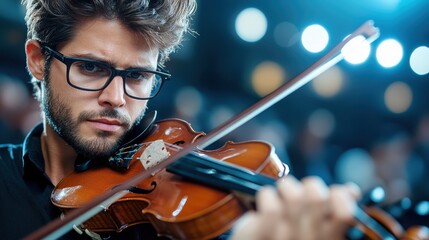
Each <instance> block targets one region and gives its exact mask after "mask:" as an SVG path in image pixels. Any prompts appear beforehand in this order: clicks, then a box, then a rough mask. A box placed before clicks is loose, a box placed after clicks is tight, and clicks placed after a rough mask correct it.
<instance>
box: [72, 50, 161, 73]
mask: <svg viewBox="0 0 429 240" xmlns="http://www.w3.org/2000/svg"><path fill="white" fill-rule="evenodd" d="M73 57H74V58H80V59H82V60H91V61H97V62H101V63H104V64H106V65H110V66H112V67H113V68H115V69H116V64H115V63H114V62H112V61H109V60H106V59H103V58H99V57H97V56H94V55H92V54H74V55H73ZM124 70H131V71H156V70H157V66H155V67H153V66H150V65H146V66H129V67H127V68H125V69H124Z"/></svg>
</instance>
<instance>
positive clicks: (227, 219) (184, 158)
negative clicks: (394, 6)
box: [26, 21, 429, 240]
mask: <svg viewBox="0 0 429 240" xmlns="http://www.w3.org/2000/svg"><path fill="white" fill-rule="evenodd" d="M357 36H364V37H365V38H366V39H365V40H366V41H368V42H371V41H373V40H374V39H376V38H377V37H378V29H376V28H374V27H373V23H372V22H371V21H369V22H367V23H365V24H364V25H362V26H361V27H359V28H358V29H357V30H356V31H354V32H353V33H351V34H350V35H349V36H347V37H346V38H345V39H344V40H343V41H342V42H341V43H340V44H338V45H337V46H336V47H334V48H333V49H332V50H331V51H330V52H328V54H327V55H325V56H324V57H323V58H321V59H320V60H319V61H317V62H316V63H315V64H313V65H312V66H310V68H308V69H307V70H306V71H304V72H302V73H301V74H300V75H298V76H297V77H295V78H294V79H292V80H290V81H289V82H287V83H286V84H284V85H283V86H282V87H280V88H279V89H277V90H275V91H274V92H272V93H271V94H269V95H267V96H266V97H264V98H263V99H261V100H260V101H258V102H257V103H256V104H254V105H253V106H252V107H250V108H248V109H246V110H245V111H243V112H242V113H240V114H238V115H237V116H236V117H234V118H232V119H230V120H228V121H227V122H225V123H224V124H222V125H221V126H219V127H217V128H216V129H214V130H213V131H212V132H210V133H209V134H207V135H206V134H204V133H197V132H195V131H193V130H191V128H190V125H189V124H187V123H183V122H182V121H177V120H176V121H171V120H166V121H165V122H163V121H161V122H158V123H156V124H155V125H154V127H155V130H153V131H152V133H153V134H154V135H153V136H152V134H151V135H150V136H148V138H145V139H144V141H142V142H141V143H138V144H137V145H134V146H133V145H132V144H131V145H127V147H123V148H121V150H120V151H119V153H118V154H115V156H113V157H112V159H111V160H112V162H116V163H120V164H118V165H123V164H122V163H123V162H125V163H126V164H125V166H126V167H125V170H127V171H123V172H121V171H119V172H116V171H113V170H111V169H108V168H97V167H95V168H91V169H88V170H87V171H84V172H80V173H78V174H75V176H72V177H70V178H67V180H64V181H62V182H61V184H59V185H58V186H57V189H56V190H55V191H54V193H53V194H52V195H53V196H52V200H53V201H54V204H56V205H57V206H59V207H60V208H62V209H63V210H64V211H65V212H67V214H65V216H64V217H63V218H62V219H57V220H55V221H53V222H51V223H50V224H48V225H47V226H45V227H44V228H41V229H39V230H38V231H36V232H34V233H33V234H32V235H30V236H29V237H27V238H26V239H40V238H43V237H46V236H48V238H52V239H55V238H56V237H58V236H61V235H62V234H64V233H65V232H67V231H69V230H70V229H71V228H72V226H74V225H77V224H81V223H83V225H84V227H87V228H89V229H91V230H93V231H98V230H99V231H104V230H114V231H121V230H123V229H124V228H126V227H128V226H131V225H135V224H140V223H150V224H152V225H153V226H154V228H155V229H157V231H158V232H159V233H160V234H162V235H165V236H169V237H172V238H178V239H184V238H186V239H201V238H202V239H204V238H211V237H214V236H216V235H219V234H220V233H222V232H224V231H226V230H227V229H229V228H230V227H231V225H232V224H233V222H234V221H235V220H236V219H237V218H238V217H239V216H240V215H241V214H243V212H244V211H246V210H247V209H249V206H251V204H246V201H241V200H240V199H239V198H237V195H236V194H232V193H231V191H238V192H244V193H248V194H254V193H255V192H256V191H258V190H259V189H260V188H261V187H262V186H265V185H275V180H276V179H277V178H279V177H282V176H284V175H285V174H287V172H288V169H287V166H285V165H283V164H282V163H281V161H279V160H278V158H277V157H276V156H275V154H273V152H274V150H273V148H272V146H271V145H270V144H267V143H264V142H260V141H259V142H258V141H250V142H243V143H233V142H227V143H226V144H225V145H224V146H223V147H221V148H220V149H217V150H202V149H205V148H206V147H207V146H208V145H210V144H211V143H213V142H215V141H216V140H219V139H220V138H221V137H223V136H225V135H226V134H227V133H229V132H231V131H232V130H234V129H236V128H237V127H239V126H241V125H242V124H243V123H245V122H246V121H248V120H250V119H251V118H253V117H254V116H256V115H257V114H259V113H260V112H262V111H264V110H265V109H267V108H269V107H270V106H272V105H273V104H274V103H276V102H278V101H280V100H281V99H283V98H284V97H286V96H288V95H289V94H290V93H292V92H293V91H295V90H296V89H298V88H299V87H301V86H303V85H304V84H305V83H307V82H309V81H310V80H312V79H313V78H314V77H316V76H317V75H319V74H320V73H322V72H323V71H325V70H326V69H328V68H329V67H331V66H333V65H335V64H336V63H337V62H339V61H340V60H341V59H342V56H341V55H338V53H339V52H341V50H342V49H343V48H344V47H345V46H346V44H348V43H349V42H350V40H352V39H354V38H355V37H357ZM167 122H168V124H167ZM164 123H165V125H164ZM176 124H178V125H176ZM169 125H172V126H169ZM179 129H180V130H179ZM182 130H187V131H182ZM178 135H184V136H180V137H178ZM140 137H141V136H140V135H138V137H137V138H136V139H140ZM159 139H162V142H163V144H164V145H163V144H158V143H159V141H157V140H159ZM131 142H134V141H131ZM152 144H154V145H152ZM152 148H155V149H158V150H159V151H160V152H161V153H162V154H161V157H159V158H157V159H155V161H154V162H153V161H152V160H150V161H146V160H147V157H149V156H150V157H149V158H151V156H153V155H158V154H157V153H156V151H152V150H151V149H152ZM252 149H253V150H252ZM255 149H256V150H255ZM261 153H262V155H261ZM143 156H144V157H146V158H143ZM142 159H143V161H141V160H142ZM243 159H244V161H243ZM116 160H117V161H116ZM240 164H241V165H240ZM95 172H98V173H97V174H95ZM101 172H103V174H106V175H101V174H100V173H101ZM173 173H174V174H173ZM87 175H88V176H89V175H93V177H92V178H90V179H87V178H86V177H85V178H84V177H83V176H87ZM100 178H102V179H101V180H100ZM115 179H116V180H115ZM188 179H192V180H193V181H190V180H188ZM101 182H102V183H101ZM198 182H200V183H205V184H207V185H208V186H209V187H207V186H204V185H200V184H199V183H198ZM94 183H96V184H94ZM161 185H166V187H161ZM188 188H189V189H191V188H192V189H193V191H191V190H189V189H188ZM179 189H180V190H179ZM69 193H70V196H71V197H66V196H68V195H69ZM72 193H73V194H72ZM76 193H81V194H79V195H76ZM82 193H83V194H82ZM143 195H144V198H142V196H143ZM206 195H207V196H208V197H206ZM155 198H156V199H155ZM194 199H197V200H194ZM190 203H191V204H192V206H193V207H192V208H193V209H191V208H189V207H188V206H191V204H190ZM74 208H76V209H75V210H73V209H74ZM98 213H100V214H98ZM219 213H221V214H219ZM94 216H95V217H94ZM355 219H356V224H355V228H356V229H359V230H360V231H361V232H362V233H363V234H364V238H366V239H371V240H378V239H402V240H411V239H412V240H417V239H429V237H428V236H429V234H428V232H429V231H428V230H427V228H424V227H415V228H410V229H409V230H408V231H407V232H404V231H403V229H402V227H401V226H400V225H399V224H398V223H397V222H395V221H394V219H393V218H391V217H389V216H388V215H387V214H385V213H383V212H381V211H377V210H375V209H374V208H364V207H358V208H357V210H356V214H355ZM207 221H209V222H207Z"/></svg>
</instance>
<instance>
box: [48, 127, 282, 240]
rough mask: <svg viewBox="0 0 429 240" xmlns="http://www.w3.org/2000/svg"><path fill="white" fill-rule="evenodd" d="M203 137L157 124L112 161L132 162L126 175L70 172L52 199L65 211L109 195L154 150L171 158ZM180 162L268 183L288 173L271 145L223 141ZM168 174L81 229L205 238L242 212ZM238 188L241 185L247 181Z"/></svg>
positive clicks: (214, 192) (226, 196)
mask: <svg viewBox="0 0 429 240" xmlns="http://www.w3.org/2000/svg"><path fill="white" fill-rule="evenodd" d="M204 135H205V134H204V133H202V132H196V131H194V130H193V129H192V128H191V126H190V124H189V123H187V122H185V121H183V120H180V119H166V120H162V121H159V122H156V123H155V124H153V125H152V127H151V134H150V135H149V136H148V137H147V138H146V139H144V143H142V144H135V145H133V146H129V147H126V148H125V149H122V150H121V151H119V152H118V154H117V155H116V156H114V158H116V161H123V160H124V158H132V159H130V161H129V167H127V169H126V170H122V171H116V170H113V169H111V168H108V167H105V166H103V167H94V168H91V169H88V170H86V171H83V172H74V173H72V174H71V175H69V176H67V177H65V178H64V179H63V180H62V181H61V182H60V183H59V184H58V185H57V186H56V187H55V189H54V190H53V192H52V195H51V200H52V202H53V204H54V205H56V206H58V207H59V208H60V209H62V210H63V211H64V212H67V211H69V210H71V209H76V208H80V207H82V206H83V205H85V204H87V203H88V202H90V201H91V200H92V199H94V198H95V197H96V196H99V195H100V194H101V193H104V192H106V191H111V190H112V189H114V188H115V187H116V186H117V185H119V184H120V183H122V182H124V181H125V180H127V179H129V178H131V177H133V176H135V175H136V174H138V173H141V172H143V171H146V170H148V169H147V167H145V166H147V162H148V161H151V160H153V158H154V157H155V156H154V155H156V154H158V151H162V150H164V149H165V150H166V151H167V152H168V154H174V153H175V152H177V148H179V147H181V146H182V145H188V144H190V143H192V142H194V141H196V140H197V139H198V138H200V137H204ZM159 139H162V141H163V143H162V145H161V149H155V150H153V151H151V150H150V148H153V145H152V147H151V145H150V144H149V143H153V142H156V141H159ZM184 159H185V160H187V161H186V163H183V164H184V165H188V163H187V162H188V161H196V162H198V161H200V162H203V163H205V162H206V161H213V159H216V161H218V162H219V161H220V162H223V161H224V162H229V163H232V164H235V165H238V166H242V167H244V168H246V169H248V171H243V170H241V171H242V172H241V174H244V173H246V174H249V173H250V176H252V175H255V174H263V175H265V176H269V177H270V179H278V178H280V177H282V176H285V175H286V174H287V173H288V168H287V166H286V165H285V164H283V163H282V162H281V161H280V159H279V158H278V157H277V155H276V154H275V153H274V150H273V146H272V145H271V144H269V143H266V142H261V141H248V142H241V143H234V142H227V143H226V144H225V145H224V146H223V147H221V148H219V149H216V150H197V151H194V152H193V153H192V155H190V156H189V157H186V158H184ZM189 159H191V160H189ZM155 161H159V159H158V160H155ZM171 170H172V169H171V168H170V167H169V168H167V169H163V170H161V171H159V172H157V173H155V174H154V175H153V176H151V177H149V178H147V179H145V180H144V181H142V182H140V183H138V184H137V185H135V186H132V187H131V188H130V189H129V190H128V192H127V193H126V194H125V195H124V196H123V197H121V198H120V199H119V200H117V201H115V202H114V203H113V204H111V205H110V206H107V207H106V208H105V210H104V211H102V212H100V213H98V214H97V215H95V216H94V217H92V218H91V219H90V220H88V221H86V222H85V223H83V224H82V226H83V228H84V229H89V230H91V231H94V232H103V231H118V232H119V231H122V230H123V229H125V228H127V227H129V226H133V225H136V224H142V223H150V224H151V225H152V226H153V227H154V228H155V229H156V231H157V233H158V234H159V235H162V236H167V237H170V238H174V239H208V238H213V237H216V236H218V235H220V234H222V233H223V232H225V231H227V230H228V229H230V228H231V226H232V224H233V223H234V222H235V221H236V220H237V219H238V218H239V217H240V216H241V215H242V214H243V213H244V212H245V211H247V209H246V206H245V204H243V202H241V201H240V200H239V199H238V198H237V197H236V196H235V195H234V194H233V193H231V192H230V191H223V190H219V189H217V188H212V187H207V186H205V185H201V184H198V183H196V182H195V181H189V180H186V179H183V178H182V177H180V176H178V175H176V174H174V173H171V172H169V171H171ZM227 171H228V170H227ZM217 174H221V173H217ZM223 174H228V176H229V177H230V178H232V177H233V176H234V175H233V174H234V173H233V172H232V171H228V172H227V173H223ZM218 177H220V176H219V175H218ZM267 179H268V177H267ZM231 181H232V182H234V180H231ZM270 182H274V180H272V181H270ZM234 183H236V184H239V183H237V182H234ZM242 184H243V185H244V186H246V181H243V182H242ZM247 184H248V183H247Z"/></svg>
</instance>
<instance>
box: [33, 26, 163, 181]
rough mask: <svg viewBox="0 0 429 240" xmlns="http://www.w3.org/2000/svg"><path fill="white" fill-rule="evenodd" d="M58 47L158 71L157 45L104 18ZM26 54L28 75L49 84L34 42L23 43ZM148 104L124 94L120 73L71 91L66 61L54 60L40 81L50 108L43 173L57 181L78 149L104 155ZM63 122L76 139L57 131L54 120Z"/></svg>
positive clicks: (44, 106) (122, 65)
mask: <svg viewBox="0 0 429 240" xmlns="http://www.w3.org/2000/svg"><path fill="white" fill-rule="evenodd" d="M56 50H57V51H59V52H61V53H62V54H64V55H65V56H73V57H83V58H90V59H97V60H103V61H106V62H109V63H111V64H112V65H113V66H114V67H115V68H117V69H127V68H131V67H141V68H148V69H156V66H157V62H158V53H159V51H158V49H157V48H156V47H153V46H150V45H149V44H148V43H147V42H146V41H145V39H144V38H142V37H138V36H137V35H136V34H135V33H134V32H132V31H130V30H129V29H127V28H126V27H125V26H123V25H122V24H121V23H120V22H119V21H117V20H107V19H104V18H96V19H91V20H87V21H85V22H83V23H82V24H80V25H79V26H78V27H77V29H76V34H75V35H74V37H73V38H72V39H71V40H70V41H69V42H67V43H65V44H63V45H61V47H60V48H58V49H56ZM26 55H27V66H28V69H29V70H30V72H31V73H32V75H33V76H34V77H35V78H36V79H38V80H40V81H45V83H47V82H46V81H47V79H44V68H45V58H44V56H43V55H42V54H41V46H40V45H39V43H38V42H37V41H35V40H29V41H28V42H27V43H26ZM48 93H50V94H48ZM50 95H52V96H51V97H49V96H50ZM48 105H49V106H48ZM146 105H147V101H143V100H136V99H132V98H129V97H128V96H127V95H125V93H124V89H123V79H122V78H121V77H120V76H116V77H115V79H113V81H112V82H111V83H110V85H109V86H107V87H106V88H105V89H103V90H101V91H82V90H79V89H75V88H73V87H71V86H70V85H69V84H68V83H67V80H66V65H65V64H63V63H62V62H60V61H59V60H57V59H54V60H53V61H52V64H51V67H50V72H49V84H42V109H43V110H44V111H48V110H49V112H44V118H43V124H44V132H43V135H42V136H41V141H42V151H43V156H44V159H45V171H46V174H47V175H48V176H49V177H50V179H51V181H52V183H53V184H54V185H56V184H57V183H58V182H59V181H60V180H61V179H62V178H63V177H64V176H66V175H67V174H69V173H71V172H72V171H73V170H74V163H75V159H76V156H77V151H76V149H79V152H81V151H82V152H83V151H94V152H96V153H97V154H99V155H103V153H104V154H107V155H108V154H109V153H110V152H111V151H112V148H113V147H115V146H116V145H117V142H118V140H119V139H120V138H121V137H122V136H123V135H124V134H125V133H126V132H127V131H128V130H129V129H130V128H131V126H132V124H133V123H134V122H135V121H136V120H138V119H139V118H141V116H142V115H143V113H144V110H145V108H146ZM64 109H67V111H64ZM61 121H62V125H65V126H63V128H71V129H70V130H69V133H73V135H74V139H67V138H68V137H69V135H71V134H67V135H66V136H63V137H62V136H61V135H60V133H61V131H58V128H56V127H57V126H55V124H58V125H61ZM64 135H65V134H64ZM85 148H88V149H85Z"/></svg>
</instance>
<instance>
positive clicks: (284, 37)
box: [274, 22, 299, 47]
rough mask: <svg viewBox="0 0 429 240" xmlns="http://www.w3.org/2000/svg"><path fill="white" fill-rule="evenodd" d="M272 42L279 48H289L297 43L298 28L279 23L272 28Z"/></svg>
mask: <svg viewBox="0 0 429 240" xmlns="http://www.w3.org/2000/svg"><path fill="white" fill-rule="evenodd" d="M274 41H275V42H276V43H277V45H279V46H280V47H290V46H292V45H294V44H295V43H297V42H298V41H299V32H298V28H297V27H296V26H295V25H294V24H292V23H290V22H281V23H279V24H277V26H276V27H275V28H274Z"/></svg>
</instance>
